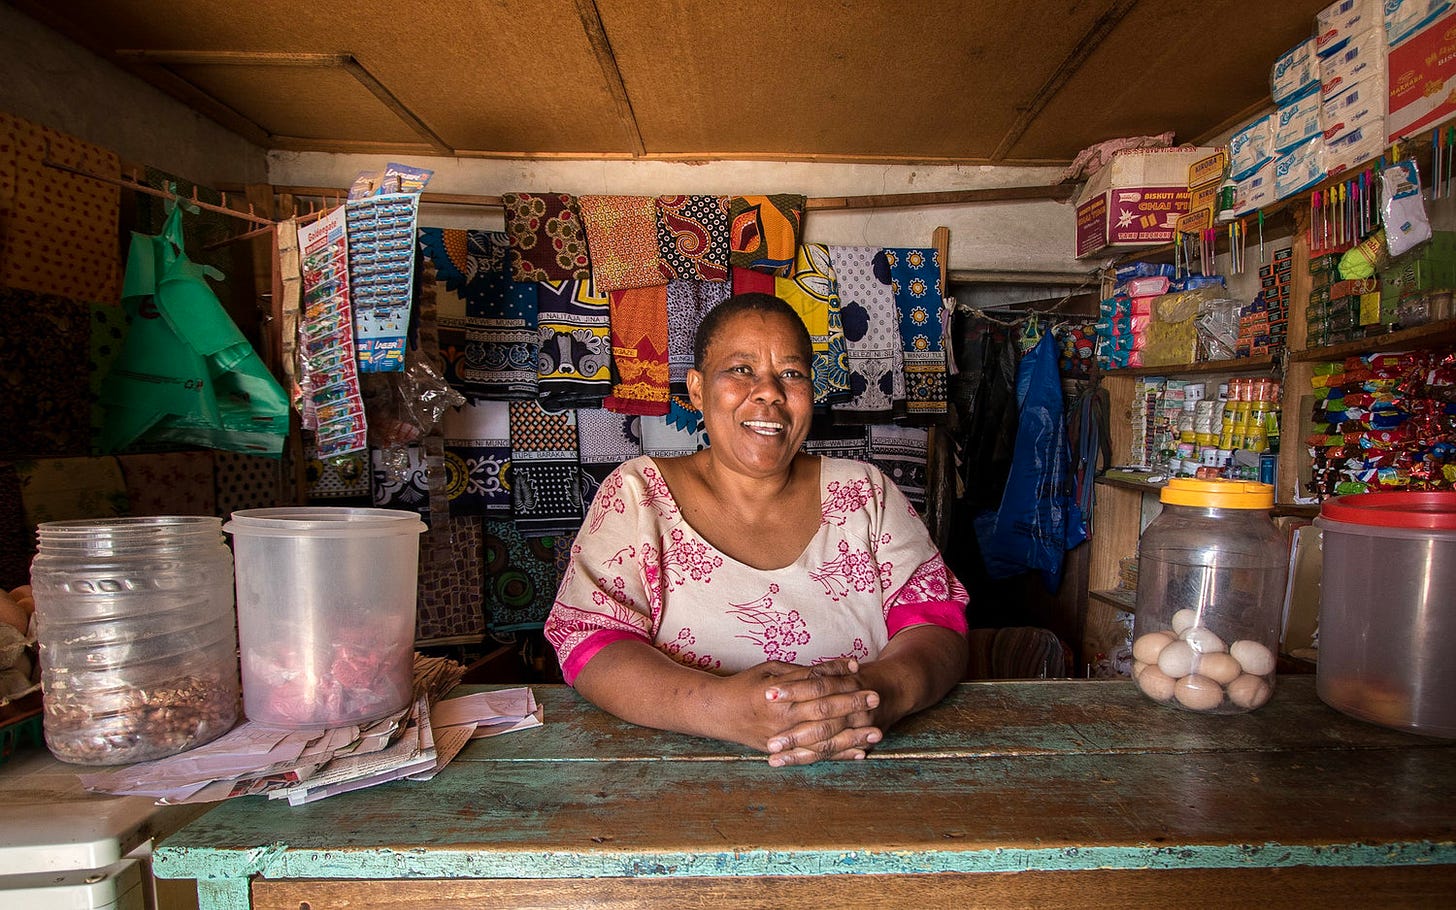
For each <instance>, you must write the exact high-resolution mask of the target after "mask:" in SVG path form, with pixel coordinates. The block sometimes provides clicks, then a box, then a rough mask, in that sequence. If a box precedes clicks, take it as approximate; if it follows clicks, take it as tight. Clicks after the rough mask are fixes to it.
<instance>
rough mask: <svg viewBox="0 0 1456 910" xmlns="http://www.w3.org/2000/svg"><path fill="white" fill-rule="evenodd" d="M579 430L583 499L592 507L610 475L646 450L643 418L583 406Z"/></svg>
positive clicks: (578, 454) (586, 504)
mask: <svg viewBox="0 0 1456 910" xmlns="http://www.w3.org/2000/svg"><path fill="white" fill-rule="evenodd" d="M576 433H577V445H576V451H577V456H578V459H579V461H580V462H581V501H582V505H583V506H584V507H588V508H589V507H590V506H591V501H592V499H593V498H594V497H595V496H596V495H597V489H598V488H599V487H600V486H601V484H602V481H603V480H606V479H607V475H608V474H610V473H612V471H614V470H616V468H617V465H620V464H622V463H623V462H625V461H631V460H632V459H633V458H636V457H637V456H638V455H641V454H642V418H640V417H638V416H637V415H635V414H618V413H615V412H613V411H608V410H607V409H606V408H581V409H580V410H578V411H577V412H576Z"/></svg>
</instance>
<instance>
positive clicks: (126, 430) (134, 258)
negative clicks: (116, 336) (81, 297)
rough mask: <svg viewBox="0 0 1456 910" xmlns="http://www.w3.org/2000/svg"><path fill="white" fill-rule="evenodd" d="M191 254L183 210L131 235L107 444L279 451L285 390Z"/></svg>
mask: <svg viewBox="0 0 1456 910" xmlns="http://www.w3.org/2000/svg"><path fill="white" fill-rule="evenodd" d="M204 273H205V271H204V268H203V267H202V266H199V265H197V264H195V263H193V262H192V261H191V260H190V259H188V258H187V254H186V252H185V251H184V248H183V243H182V209H181V208H174V209H173V210H172V214H171V215H169V216H168V217H167V222H166V224H165V225H164V226H163V228H162V233H161V234H158V235H156V236H150V235H146V234H136V233H133V234H132V237H131V249H130V251H129V253H128V256H127V264H126V278H125V282H124V284H123V286H122V306H123V307H125V309H126V313H127V317H128V319H129V321H130V323H131V325H130V328H129V330H128V332H127V337H126V342H125V344H124V345H123V347H122V351H121V354H120V355H119V356H118V357H117V359H116V362H115V363H114V364H113V365H112V368H111V372H110V373H109V374H108V375H107V377H106V382H105V384H104V385H103V387H102V393H101V402H102V404H103V405H104V406H105V409H106V420H105V424H104V426H103V428H102V433H101V445H102V448H103V450H104V451H107V452H115V451H119V450H121V449H124V448H126V447H127V446H129V445H132V444H133V443H135V442H138V441H145V442H149V443H163V444H175V445H182V446H201V447H204V448H211V449H223V450H226V451H232V452H245V453H248V454H253V455H272V456H275V457H276V456H278V455H280V454H281V453H282V451H283V440H284V438H285V437H286V436H287V435H288V398H287V396H286V395H285V394H284V393H283V389H282V387H281V386H279V385H278V382H277V380H275V379H274V378H273V376H272V375H271V374H270V373H269V372H268V369H267V367H265V366H264V365H263V361H262V360H261V359H260V358H259V357H258V354H257V352H256V351H254V350H253V346H252V345H251V344H249V343H248V339H247V338H245V337H243V333H242V332H240V331H238V327H237V326H236V325H234V324H233V321H232V320H231V319H229V318H228V315H227V312H226V311H225V310H223V308H222V304H221V303H219V302H218V300H217V296H216V295H214V294H213V292H212V289H211V288H209V287H208V286H207V282H206V281H205V280H204V279H203V275H204Z"/></svg>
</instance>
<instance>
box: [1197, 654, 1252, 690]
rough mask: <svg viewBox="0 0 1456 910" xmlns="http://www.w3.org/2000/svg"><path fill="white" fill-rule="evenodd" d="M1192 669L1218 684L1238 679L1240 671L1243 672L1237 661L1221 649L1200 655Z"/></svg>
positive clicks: (1225, 683)
mask: <svg viewBox="0 0 1456 910" xmlns="http://www.w3.org/2000/svg"><path fill="white" fill-rule="evenodd" d="M1194 669H1195V670H1197V671H1198V673H1199V674H1200V675H1202V676H1207V677H1208V678H1209V679H1211V680H1213V681H1214V682H1216V683H1218V684H1219V685H1220V686H1226V685H1228V684H1229V683H1231V682H1233V681H1234V680H1236V679H1238V678H1239V674H1240V673H1243V672H1244V670H1243V668H1242V667H1240V666H1239V662H1238V661H1236V660H1234V659H1233V657H1232V656H1231V655H1229V654H1225V653H1224V652H1222V651H1215V652H1214V653H1212V654H1202V655H1200V656H1199V658H1198V664H1197V666H1195V667H1194Z"/></svg>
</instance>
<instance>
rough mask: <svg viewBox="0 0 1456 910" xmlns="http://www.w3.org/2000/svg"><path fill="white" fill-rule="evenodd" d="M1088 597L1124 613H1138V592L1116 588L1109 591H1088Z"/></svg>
mask: <svg viewBox="0 0 1456 910" xmlns="http://www.w3.org/2000/svg"><path fill="white" fill-rule="evenodd" d="M1087 596H1088V597H1090V598H1092V599H1093V600H1096V601H1100V602H1102V603H1105V604H1107V605H1108V606H1109V607H1112V608H1113V609H1115V610H1120V611H1122V612H1123V613H1136V612H1137V592H1136V591H1124V590H1122V589H1121V588H1114V589H1111V590H1107V591H1088V592H1087Z"/></svg>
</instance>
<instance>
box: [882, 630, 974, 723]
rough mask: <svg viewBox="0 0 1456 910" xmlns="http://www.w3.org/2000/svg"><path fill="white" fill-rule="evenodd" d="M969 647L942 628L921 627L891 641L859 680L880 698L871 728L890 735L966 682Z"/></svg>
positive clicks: (901, 634)
mask: <svg viewBox="0 0 1456 910" xmlns="http://www.w3.org/2000/svg"><path fill="white" fill-rule="evenodd" d="M969 653H970V651H969V647H968V645H967V643H966V638H965V636H964V635H960V634H959V633H957V632H954V631H952V630H950V629H947V628H945V627H944V626H935V625H920V626H911V627H910V628H908V629H904V630H902V631H901V632H899V633H898V634H896V635H895V637H894V638H892V639H890V641H889V643H888V644H887V645H885V648H884V650H883V651H881V652H880V656H879V658H878V659H876V660H874V661H872V662H868V663H865V664H863V665H862V666H861V667H860V676H861V678H862V679H864V680H865V681H866V682H867V683H869V687H870V688H871V689H873V690H874V691H876V692H878V693H879V695H880V706H879V708H878V709H877V710H876V711H875V722H876V724H877V725H878V726H880V727H881V728H883V729H889V728H890V727H891V726H893V725H894V724H895V723H896V722H897V721H899V720H900V719H901V718H903V717H906V716H908V715H911V714H914V713H915V712H917V711H922V710H924V709H926V708H928V707H930V706H931V705H933V704H935V703H936V702H938V701H940V700H941V699H942V698H944V697H945V694H946V693H947V692H949V691H950V690H951V689H952V688H953V687H954V686H955V684H956V683H958V682H960V681H961V679H962V678H963V677H964V676H965V672H966V661H967V659H968V657H969Z"/></svg>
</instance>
